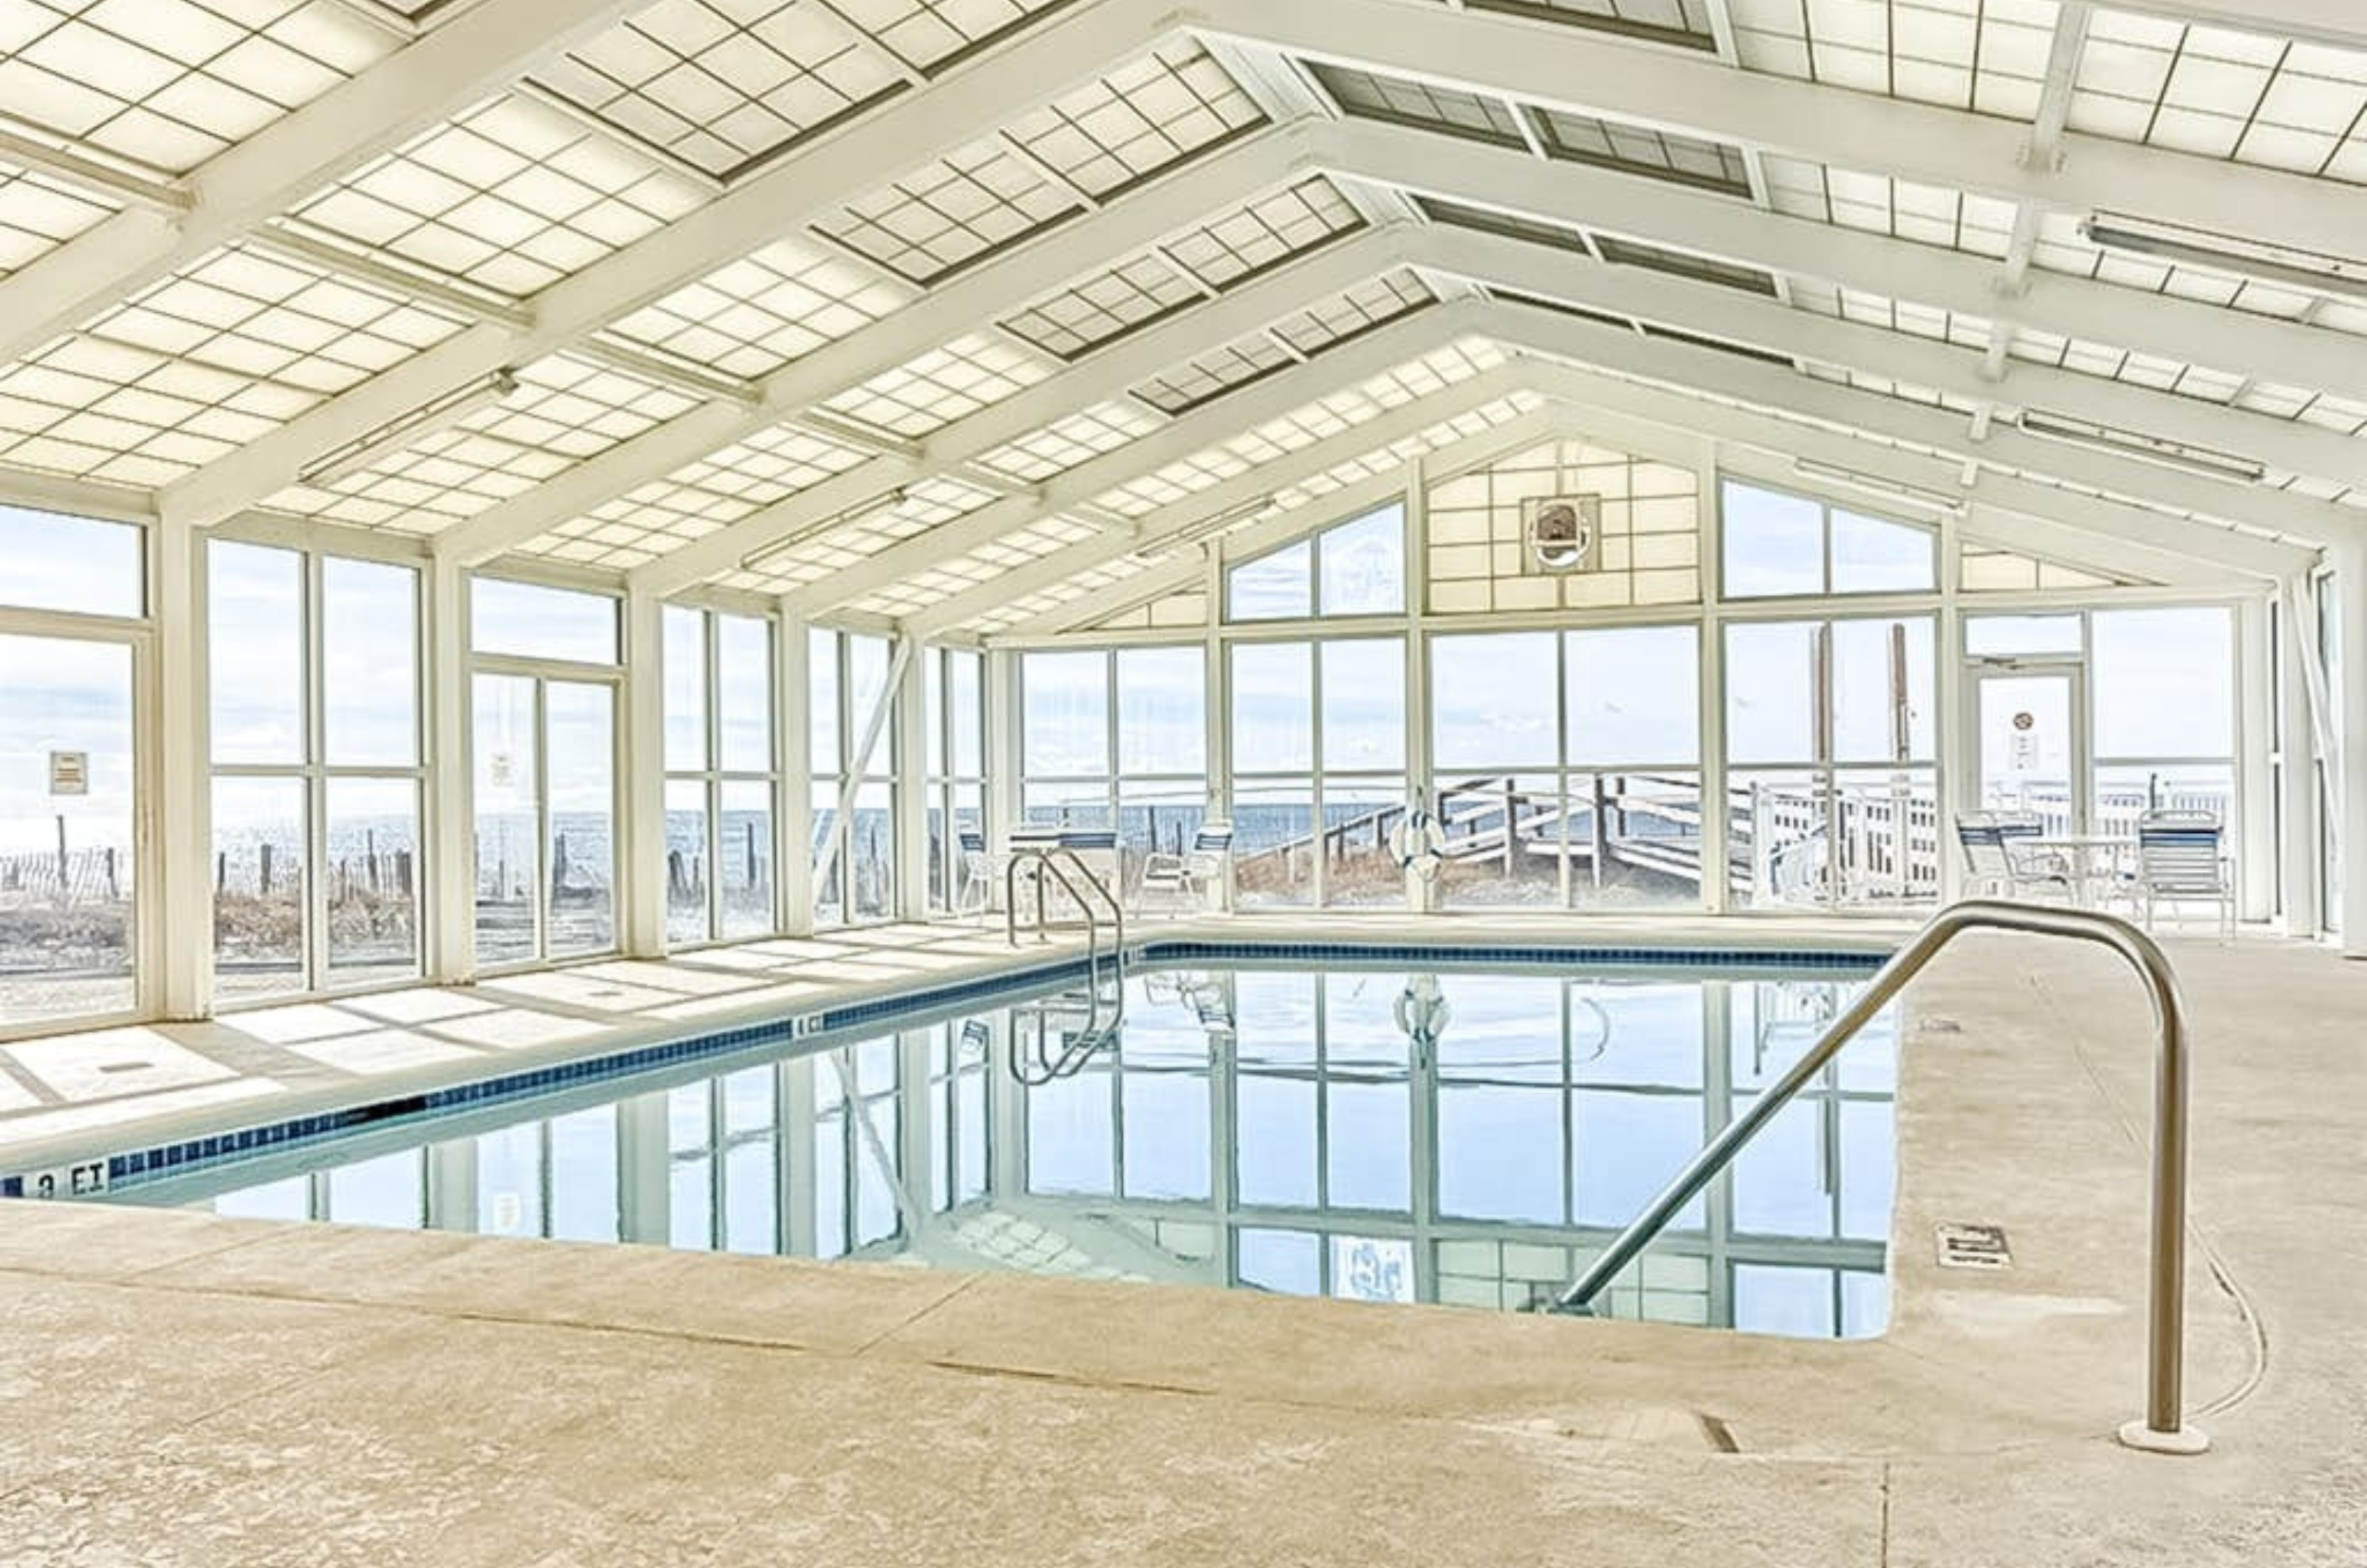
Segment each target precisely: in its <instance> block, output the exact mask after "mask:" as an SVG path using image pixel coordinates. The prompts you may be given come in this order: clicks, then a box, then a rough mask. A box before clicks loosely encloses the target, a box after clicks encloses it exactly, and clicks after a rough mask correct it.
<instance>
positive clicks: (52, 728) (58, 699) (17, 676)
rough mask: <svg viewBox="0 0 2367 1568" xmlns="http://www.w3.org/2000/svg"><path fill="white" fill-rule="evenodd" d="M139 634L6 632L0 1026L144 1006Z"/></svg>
mask: <svg viewBox="0 0 2367 1568" xmlns="http://www.w3.org/2000/svg"><path fill="white" fill-rule="evenodd" d="M135 681H136V675H135V671H134V649H133V647H132V645H131V644H130V642H120V641H107V640H100V639H96V638H85V637H50V636H30V635H0V1032H8V1031H12V1030H15V1029H18V1028H21V1027H23V1026H26V1025H28V1024H33V1023H47V1022H54V1021H57V1020H61V1019H69V1018H74V1019H82V1018H104V1017H112V1016H117V1015H122V1014H129V1013H131V1012H132V1011H134V1010H135V1009H136V1007H137V1001H138V998H137V995H136V987H135V979H136V976H135V964H134V956H133V955H134V951H135V947H136V942H135V940H134V937H135V932H134V924H133V904H134V886H133V883H134V868H135V866H136V864H137V863H138V858H139V857H138V855H137V853H136V844H135V832H136V828H135V823H136V820H137V818H136V813H135V808H134V799H135V795H134V785H133V777H134V773H135V768H134V761H133V737H134V728H133V723H132V711H133V691H134V686H135Z"/></svg>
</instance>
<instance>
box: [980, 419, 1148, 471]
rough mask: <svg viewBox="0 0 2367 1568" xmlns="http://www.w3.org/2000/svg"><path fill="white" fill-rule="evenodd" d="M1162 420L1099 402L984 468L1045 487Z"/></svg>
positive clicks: (990, 456) (998, 452) (983, 461)
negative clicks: (1045, 483) (1058, 477)
mask: <svg viewBox="0 0 2367 1568" xmlns="http://www.w3.org/2000/svg"><path fill="white" fill-rule="evenodd" d="M1159 425H1160V421H1159V419H1158V417H1157V416H1156V415H1153V414H1152V413H1150V412H1149V411H1147V410H1145V409H1142V408H1139V407H1138V406H1136V405H1135V404H1133V403H1129V402H1123V401H1115V402H1106V403H1097V404H1095V405H1094V406H1093V407H1092V408H1089V409H1085V410H1083V411H1082V412H1078V413H1072V414H1070V415H1069V416H1068V417H1067V418H1065V419H1061V420H1057V421H1055V422H1054V423H1050V424H1048V425H1046V426H1045V427H1044V428H1043V429H1041V430H1036V431H1030V432H1029V433H1028V434H1025V435H1023V436H1021V437H1020V438H1019V439H1018V440H1016V441H1013V442H1010V443H1007V444H1006V445H1004V446H998V447H996V448H995V449H994V450H993V451H991V452H989V453H986V454H985V455H984V456H982V457H980V458H979V465H980V467H981V468H988V469H991V471H993V472H995V473H998V474H1003V475H1006V476H1008V477H1009V478H1011V479H1017V480H1019V481H1020V482H1021V483H1023V484H1040V483H1041V482H1043V481H1044V480H1046V479H1050V478H1051V477H1052V476H1053V475H1055V474H1060V473H1066V472H1067V471H1068V470H1069V469H1070V468H1075V467H1076V466H1077V465H1078V464H1080V463H1082V462H1086V461H1088V460H1090V459H1092V458H1094V457H1100V456H1102V455H1103V454H1104V453H1106V452H1115V451H1116V450H1117V449H1118V448H1119V447H1121V446H1125V445H1127V443H1128V442H1130V441H1138V440H1140V439H1141V438H1142V437H1143V436H1146V435H1148V434H1150V433H1151V432H1152V431H1154V430H1156V429H1158V428H1159Z"/></svg>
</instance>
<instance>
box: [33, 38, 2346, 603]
mask: <svg viewBox="0 0 2367 1568" xmlns="http://www.w3.org/2000/svg"><path fill="white" fill-rule="evenodd" d="M2235 10H2236V8H2235V7H2234V6H2232V5H2211V4H2207V3H2205V4H2180V3H2168V4H2160V5H2146V6H2138V7H2134V8H2121V7H2106V6H2090V5H2084V4H2078V3H2076V0H2072V3H2062V4H2058V3H2056V0H1446V3H1441V0H1204V3H1203V4H1201V5H1199V6H1195V7H1194V8H1192V9H1190V10H1188V11H1177V10H1175V9H1174V8H1172V6H1168V5H1167V4H1166V3H1165V0H1067V3H1065V4H1061V3H1051V4H1046V3H1041V0H789V3H780V0H662V3H660V4H658V5H654V6H650V5H644V4H598V3H592V0H473V3H470V0H441V3H430V4H426V5H420V6H406V5H402V4H397V3H393V0H0V499H9V498H14V499H17V500H19V501H25V502H44V501H47V502H53V503H57V504H84V505H92V506H105V507H108V508H109V509H111V510H116V511H130V512H140V513H154V514H156V515H160V516H163V517H165V518H168V519H172V520H175V521H176V522H181V523H187V524H189V525H196V526H199V527H210V526H214V525H220V524H221V523H224V522H226V521H229V520H231V519H233V518H248V517H259V518H263V519H266V520H277V521H280V522H282V523H286V524H288V525H291V526H311V525H321V526H336V527H345V528H352V529H361V530H369V531H374V532H378V533H382V534H391V535H397V536H405V537H406V538H409V539H413V540H417V541H422V542H423V543H422V544H421V546H420V547H422V548H424V549H431V550H433V551H434V552H436V554H438V555H442V556H446V557H449V558H456V559H459V560H460V561H462V562H464V563H467V564H470V565H482V564H486V563H490V562H495V561H500V560H503V559H504V558H520V557H522V558H532V559H535V560H538V561H539V562H542V563H546V564H547V565H550V566H553V567H555V568H558V569H561V570H567V571H571V572H574V573H578V574H582V575H584V576H588V577H599V578H607V579H610V580H619V581H626V582H629V583H630V584H632V585H634V586H636V587H640V588H644V589H649V590H653V591H656V592H666V593H674V592H683V591H685V590H688V589H691V588H694V587H696V586H698V585H702V584H712V585H718V586H720V587H723V588H727V589H735V590H742V591H750V592H758V593H764V594H771V595H780V596H783V597H784V599H785V600H786V602H787V603H788V604H791V605H793V606H794V607H797V608H799V609H801V610H804V611H806V612H808V613H811V614H821V615H828V614H833V613H852V614H856V615H869V616H878V617H885V618H888V619H892V620H895V621H898V622H900V623H901V624H903V625H905V626H907V627H908V628H910V629H912V630H916V631H924V632H930V633H938V634H950V633H991V632H995V631H1001V630H1006V629H1009V628H1013V627H1026V628H1030V629H1036V630H1040V629H1047V628H1050V627H1056V626H1059V625H1061V624H1064V617H1067V618H1074V616H1076V615H1084V614H1086V613H1089V612H1094V611H1098V610H1101V609H1104V608H1106V607H1107V606H1110V605H1112V604H1119V603H1123V602H1124V601H1125V600H1126V599H1127V596H1128V595H1129V594H1138V593H1142V592H1153V591H1156V590H1157V589H1158V588H1159V587H1160V586H1161V585H1162V584H1164V583H1167V582H1170V581H1174V580H1176V579H1177V577H1178V575H1179V573H1188V572H1189V571H1190V570H1192V568H1191V563H1192V562H1193V561H1195V560H1196V559H1197V558H1198V553H1199V551H1200V548H1201V547H1202V546H1203V544H1204V543H1205V542H1206V540H1208V539H1209V538H1211V537H1213V536H1217V535H1218V534H1221V533H1226V532H1230V531H1236V530H1249V529H1257V530H1261V531H1262V532H1261V534H1260V535H1259V536H1260V537H1266V536H1276V535H1277V534H1278V533H1283V534H1286V533H1287V531H1289V530H1290V529H1293V528H1297V527H1306V526H1312V525H1315V524H1317V523H1319V522H1321V521H1325V520H1328V519H1330V518H1331V517H1334V516H1336V515H1338V513H1339V510H1340V508H1341V507H1342V506H1343V505H1346V504H1350V503H1352V502H1355V501H1356V500H1357V499H1358V498H1359V497H1361V496H1363V495H1365V493H1367V492H1375V493H1377V492H1378V491H1379V490H1382V489H1386V488H1387V487H1388V486H1391V485H1394V484H1395V483H1397V482H1399V478H1398V477H1399V475H1400V474H1401V472H1402V468H1403V465H1404V464H1405V463H1406V461H1407V460H1408V459H1409V458H1410V457H1416V456H1420V455H1423V454H1430V455H1433V457H1434V458H1435V460H1436V461H1439V462H1441V463H1452V462H1464V461H1471V460H1477V459H1478V458H1479V457H1484V456H1485V455H1486V454H1487V453H1488V452H1489V451H1491V450H1496V449H1500V448H1501V447H1502V446H1504V444H1505V443H1507V442H1509V441H1512V440H1514V439H1517V438H1518V437H1519V436H1521V435H1522V434H1524V433H1533V432H1534V430H1535V428H1536V427H1537V426H1538V425H1539V423H1540V422H1541V421H1545V420H1548V419H1550V418H1564V417H1566V418H1568V419H1571V420H1577V421H1580V422H1581V423H1582V422H1584V421H1586V420H1589V419H1594V420H1599V421H1606V422H1614V423H1617V422H1626V423H1630V424H1634V423H1643V424H1647V425H1650V426H1653V427H1656V428H1659V429H1662V430H1666V431H1678V432H1692V433H1694V434H1698V435H1701V436H1706V437H1710V438H1713V439H1715V440H1717V441H1722V442H1728V443H1736V444H1740V445H1743V446H1751V447H1757V448H1762V449H1765V450H1768V451H1773V452H1781V453H1785V454H1787V455H1792V456H1802V455H1812V456H1814V457H1816V458H1817V460H1818V462H1820V463H1823V464H1826V465H1829V466H1837V467H1839V468H1842V469H1844V470H1846V471H1853V472H1856V473H1859V474H1862V475H1863V476H1866V477H1867V478H1868V479H1873V480H1879V481H1881V482H1884V483H1888V484H1895V485H1899V486H1906V487H1912V488H1914V489H1916V490H1919V491H1929V492H1932V493H1935V494H1939V495H1942V496H1946V497H1952V498H1954V497H1961V498H1965V499H1966V500H1968V501H1969V502H1971V503H1972V504H1974V505H1976V506H1978V507H1984V508H1988V509H1990V510H1992V511H1993V512H1995V513H1998V514H1999V515H2003V516H2011V517H2015V518H2021V519H2026V520H2032V521H2033V522H2035V523H2038V524H2041V525H2047V526H2054V527H2060V528H2065V529H2071V530H2078V531H2084V532H2085V533H2087V534H2088V535H2090V536H2093V537H2097V538H2101V539H2104V540H2108V541H2112V542H2113V543H2114V546H2115V547H2125V548H2126V549H2128V550H2131V551H2135V552H2141V553H2142V552H2153V553H2155V554H2157V555H2174V556H2177V557H2179V558H2185V559H2189V560H2191V561H2195V562H2199V563H2203V565H2204V566H2205V567H2207V568H2209V569H2210V570H2217V571H2222V572H2226V573H2234V574H2240V575H2244V576H2248V577H2258V576H2271V577H2273V576H2277V575H2281V574H2283V573H2288V572H2291V571H2293V570H2299V568H2300V567H2301V566H2303V565H2304V564H2305V563H2306V562H2307V560H2308V559H2309V558H2310V556H2311V554H2312V552H2313V551H2314V549H2315V548H2316V547H2318V546H2320V545H2323V544H2325V543H2327V542H2328V541H2330V540H2332V539H2334V538H2336V537H2337V536H2342V535H2344V534H2346V533H2348V534H2354V535H2355V534H2357V533H2358V532H2359V531H2361V529H2367V434H2362V432H2367V260H2362V259H2361V258H2362V257H2367V14H2359V13H2357V11H2356V7H2355V6H2352V5H2350V4H2346V3H2345V0H2261V3H2259V4H2254V5H2249V6H2245V7H2243V15H2242V16H2240V17H2238V16H2237V15H2236V14H2235Z"/></svg>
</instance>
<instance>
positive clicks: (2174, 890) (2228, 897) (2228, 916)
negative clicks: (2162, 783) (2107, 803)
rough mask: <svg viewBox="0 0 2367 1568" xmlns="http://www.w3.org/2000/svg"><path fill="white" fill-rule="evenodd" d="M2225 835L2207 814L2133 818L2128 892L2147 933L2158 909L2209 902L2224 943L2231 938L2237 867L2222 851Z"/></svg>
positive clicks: (2152, 814)
mask: <svg viewBox="0 0 2367 1568" xmlns="http://www.w3.org/2000/svg"><path fill="white" fill-rule="evenodd" d="M2223 831H2224V830H2223V829H2221V827H2220V823H2219V818H2217V817H2216V816H2214V815H2213V814H2212V813H2210V812H2208V811H2148V812H2146V814H2145V815H2144V816H2143V817H2140V818H2137V863H2136V871H2135V874H2134V876H2133V879H2132V880H2133V884H2134V886H2133V888H2132V891H2133V892H2134V894H2135V897H2136V900H2137V907H2138V908H2139V910H2140V911H2142V913H2143V915H2144V918H2145V924H2146V930H2147V931H2151V930H2152V929H2153V921H2154V911H2155V908H2156V907H2157V906H2158V905H2162V904H2184V903H2207V904H2214V905H2216V906H2217V907H2218V909H2219V933H2220V936H2221V938H2222V940H2232V939H2233V938H2234V937H2235V934H2236V874H2235V865H2234V863H2232V862H2231V861H2230V860H2229V859H2228V857H2227V855H2226V853H2225V850H2224V849H2223V847H2222V842H2223Z"/></svg>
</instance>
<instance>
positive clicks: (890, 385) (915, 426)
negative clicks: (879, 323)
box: [824, 333, 1056, 440]
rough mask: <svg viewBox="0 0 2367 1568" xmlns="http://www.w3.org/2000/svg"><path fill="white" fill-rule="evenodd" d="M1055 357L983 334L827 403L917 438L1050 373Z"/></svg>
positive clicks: (850, 416)
mask: <svg viewBox="0 0 2367 1568" xmlns="http://www.w3.org/2000/svg"><path fill="white" fill-rule="evenodd" d="M1055 368H1056V367H1055V365H1054V363H1053V361H1051V360H1049V359H1047V358H1046V357H1044V356H1043V355H1040V354H1034V353H1031V352H1029V351H1028V350H1027V349H1026V348H1025V347H1023V346H1022V345H1020V344H1015V343H1011V342H1009V341H1007V340H1005V339H1003V338H1002V337H999V336H994V335H991V334H989V333H974V334H972V335H970V336H968V337H965V338H958V339H957V340H955V341H954V342H952V343H949V344H946V346H945V347H943V348H938V349H932V350H930V351H929V352H928V353H926V354H924V355H921V356H920V357H919V358H918V359H914V360H912V361H910V362H908V363H906V364H903V365H900V366H898V367H896V368H895V369H893V370H890V371H888V372H886V373H885V374H884V375H879V376H875V377H873V378H871V379H870V380H868V381H866V382H865V383H864V384H863V385H862V386H860V387H857V388H855V389H854V390H852V391H848V392H842V393H840V394H839V395H838V396H837V397H835V398H832V400H830V401H829V402H828V403H827V404H825V405H824V406H825V407H826V408H828V409H829V410H830V412H832V413H836V414H839V415H842V416H844V418H847V419H850V420H853V421H854V422H855V423H858V424H862V425H867V426H868V427H870V428H871V429H873V430H876V431H878V432H879V433H881V434H885V435H891V436H902V437H904V438H906V439H908V440H918V439H920V438H921V437H922V436H924V435H927V434H929V433H931V432H932V431H934V430H937V429H939V428H941V427H943V426H945V425H947V424H950V423H953V422H954V421H955V420H957V419H959V418H961V417H962V416H963V415H964V414H971V413H976V412H978V411H979V410H980V409H982V408H984V407H986V406H987V405H988V404H989V403H994V402H1000V401H1002V400H1003V399H1004V398H1007V397H1009V396H1011V395H1012V394H1013V393H1014V392H1017V391H1020V390H1023V389H1025V388H1028V387H1032V386H1034V385H1035V384H1036V382H1038V381H1041V380H1043V379H1044V378H1046V377H1048V376H1049V375H1051V374H1052V373H1053V370H1054V369H1055Z"/></svg>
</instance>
